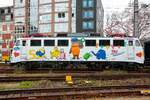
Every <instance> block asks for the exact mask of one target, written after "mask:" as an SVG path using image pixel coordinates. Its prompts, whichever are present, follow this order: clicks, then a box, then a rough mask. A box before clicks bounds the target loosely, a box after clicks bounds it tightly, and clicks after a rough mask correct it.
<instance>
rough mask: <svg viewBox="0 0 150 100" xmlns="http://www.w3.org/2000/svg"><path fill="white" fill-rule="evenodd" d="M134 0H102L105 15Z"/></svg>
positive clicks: (8, 0) (3, 1) (3, 0)
mask: <svg viewBox="0 0 150 100" xmlns="http://www.w3.org/2000/svg"><path fill="white" fill-rule="evenodd" d="M133 1H134V0H102V3H103V7H104V11H105V15H107V14H109V13H111V12H114V11H122V10H123V9H124V8H125V7H127V5H128V3H130V2H133ZM139 2H144V3H150V0H139ZM11 5H13V0H0V7H4V6H11Z"/></svg>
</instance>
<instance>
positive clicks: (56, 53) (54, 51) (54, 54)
mask: <svg viewBox="0 0 150 100" xmlns="http://www.w3.org/2000/svg"><path fill="white" fill-rule="evenodd" d="M50 55H51V59H53V58H56V59H58V58H59V55H60V51H59V50H58V48H57V47H54V49H52V50H51V51H50Z"/></svg>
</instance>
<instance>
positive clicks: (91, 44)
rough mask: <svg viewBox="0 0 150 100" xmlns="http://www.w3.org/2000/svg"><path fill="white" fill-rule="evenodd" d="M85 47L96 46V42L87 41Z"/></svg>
mask: <svg viewBox="0 0 150 100" xmlns="http://www.w3.org/2000/svg"><path fill="white" fill-rule="evenodd" d="M85 46H96V40H85Z"/></svg>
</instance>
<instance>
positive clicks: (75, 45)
mask: <svg viewBox="0 0 150 100" xmlns="http://www.w3.org/2000/svg"><path fill="white" fill-rule="evenodd" d="M71 42H72V45H71V48H70V52H69V53H70V54H72V56H73V59H79V55H80V45H79V40H78V38H76V37H73V38H72V39H71Z"/></svg>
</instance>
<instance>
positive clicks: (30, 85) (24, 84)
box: [17, 81, 36, 89]
mask: <svg viewBox="0 0 150 100" xmlns="http://www.w3.org/2000/svg"><path fill="white" fill-rule="evenodd" d="M35 84H36V82H34V81H23V82H21V83H19V86H18V87H17V88H19V89H29V88H33V86H34V85H35Z"/></svg>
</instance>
